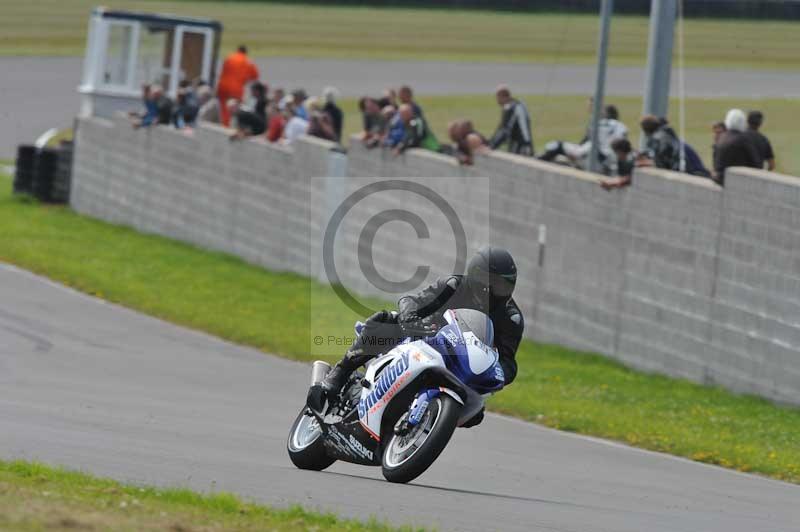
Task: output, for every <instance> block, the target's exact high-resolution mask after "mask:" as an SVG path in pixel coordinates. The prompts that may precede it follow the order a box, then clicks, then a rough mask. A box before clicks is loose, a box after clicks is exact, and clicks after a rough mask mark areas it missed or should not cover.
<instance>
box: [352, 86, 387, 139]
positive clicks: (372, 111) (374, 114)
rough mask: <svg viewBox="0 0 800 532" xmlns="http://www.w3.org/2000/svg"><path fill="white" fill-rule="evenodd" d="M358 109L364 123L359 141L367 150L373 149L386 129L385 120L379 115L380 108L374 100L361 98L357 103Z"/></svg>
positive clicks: (366, 97)
mask: <svg viewBox="0 0 800 532" xmlns="http://www.w3.org/2000/svg"><path fill="white" fill-rule="evenodd" d="M358 108H359V109H360V110H361V117H362V120H363V122H364V131H363V133H361V141H362V142H363V143H364V145H365V146H366V147H367V148H374V147H375V146H377V145H378V143H380V140H381V137H382V136H383V133H384V131H385V129H386V119H385V118H384V117H383V115H382V114H381V108H380V107H378V101H377V100H376V99H375V98H370V97H368V96H365V97H364V98H361V99H360V100H359V101H358Z"/></svg>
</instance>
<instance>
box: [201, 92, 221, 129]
mask: <svg viewBox="0 0 800 532" xmlns="http://www.w3.org/2000/svg"><path fill="white" fill-rule="evenodd" d="M197 104H198V105H199V106H200V109H199V110H198V112H197V120H201V121H204V122H213V123H215V124H219V123H220V120H221V119H220V113H219V100H217V99H216V98H214V92H213V91H212V90H211V87H209V86H208V85H207V84H202V85H200V86H199V87H197Z"/></svg>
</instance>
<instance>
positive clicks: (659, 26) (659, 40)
mask: <svg viewBox="0 0 800 532" xmlns="http://www.w3.org/2000/svg"><path fill="white" fill-rule="evenodd" d="M677 2H678V0H653V1H652V4H651V5H650V43H649V45H648V48H647V74H646V78H645V86H644V114H646V115H656V116H659V117H661V116H667V110H668V109H669V82H670V73H671V72H672V46H673V42H674V41H673V40H674V34H675V16H676V14H677V12H678V3H677Z"/></svg>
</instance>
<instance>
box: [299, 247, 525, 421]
mask: <svg viewBox="0 0 800 532" xmlns="http://www.w3.org/2000/svg"><path fill="white" fill-rule="evenodd" d="M516 281H517V267H516V265H515V264H514V259H513V257H511V254H510V253H509V252H508V251H506V250H505V249H501V248H496V247H484V248H481V249H480V250H479V251H478V252H477V254H476V255H475V256H474V257H473V258H472V259H471V260H470V261H469V264H468V265H467V274H466V275H449V276H446V277H442V278H440V279H438V280H437V281H436V282H434V283H433V284H432V285H431V286H429V287H427V288H425V289H424V290H422V291H421V292H419V293H418V294H416V295H408V296H404V297H402V298H400V301H399V302H398V312H387V311H385V310H384V311H380V312H376V313H375V314H373V315H372V316H370V317H369V318H368V319H367V320H366V322H365V323H364V327H363V329H362V330H361V334H360V335H359V336H358V338H356V340H355V342H353V345H352V346H351V347H350V348H349V349H348V350H347V353H345V355H344V358H343V359H342V360H341V361H340V362H338V363H337V364H336V366H334V367H333V369H331V371H330V372H329V373H328V375H327V376H326V377H325V379H324V380H323V381H322V383H321V385H320V386H313V387H312V388H311V390H310V391H309V396H308V404H309V406H311V407H312V408H314V409H315V410H318V411H319V410H321V409H322V405H323V404H324V400H325V397H326V396H329V395H331V394H336V393H338V392H339V390H341V388H342V387H343V386H344V385H345V383H346V382H347V379H348V377H349V376H350V375H351V374H352V373H353V371H355V369H356V368H358V367H359V366H362V365H364V364H366V363H367V362H368V361H369V360H370V359H372V358H374V357H376V356H378V355H379V354H381V353H382V352H384V351H386V350H387V345H388V346H390V347H389V348H390V349H391V347H393V346H394V345H397V343H399V342H401V341H402V339H404V338H409V337H410V338H413V339H417V338H421V337H427V336H432V335H433V334H435V331H436V329H437V328H438V327H440V326H441V325H442V324H444V323H445V320H444V317H443V315H444V312H445V311H446V310H448V309H459V308H469V309H474V310H479V311H481V312H483V313H485V314H487V315H488V316H489V317H490V318H491V320H492V322H493V324H494V331H495V335H494V338H495V341H494V343H495V347H496V348H497V351H498V354H499V356H500V365H501V366H502V367H503V372H504V374H505V384H506V385H508V384H511V382H512V381H513V380H514V378H515V377H516V375H517V362H516V360H515V355H516V352H517V348H518V347H519V343H520V341H521V340H522V332H523V329H524V327H525V323H524V321H523V319H522V312H520V310H519V307H518V306H517V304H516V303H515V302H514V299H512V297H511V294H512V293H513V292H514V286H515V284H516ZM482 420H483V411H481V412H480V413H478V414H477V415H476V416H475V417H473V418H472V419H470V420H469V421H467V423H465V424H464V426H465V427H472V426H475V425H477V424H478V423H480V422H481V421H482Z"/></svg>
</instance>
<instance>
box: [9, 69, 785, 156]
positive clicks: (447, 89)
mask: <svg viewBox="0 0 800 532" xmlns="http://www.w3.org/2000/svg"><path fill="white" fill-rule="evenodd" d="M82 61H83V60H82V59H81V58H77V57H58V58H54V57H0V72H4V73H8V74H9V75H4V76H3V77H2V78H0V124H2V127H0V157H9V156H11V155H12V154H13V153H14V149H15V146H16V145H17V144H19V143H22V142H33V140H35V139H36V137H37V136H38V135H39V134H41V133H42V132H44V131H46V130H48V129H50V128H51V127H57V128H65V127H69V126H70V125H71V124H72V119H73V117H74V116H75V115H76V114H77V112H78V108H79V102H80V100H79V98H78V94H77V92H76V91H75V89H76V87H77V86H78V84H79V82H80V73H81V68H82ZM258 63H259V66H260V67H261V72H262V75H263V77H264V79H266V80H267V81H268V82H269V83H270V84H271V85H272V86H274V87H277V86H284V87H286V88H288V89H292V88H295V87H304V88H305V89H306V90H308V91H309V93H310V94H319V93H320V91H321V89H322V88H323V87H324V86H325V85H334V86H336V87H338V88H339V89H340V90H341V91H342V94H343V95H344V96H362V95H364V94H380V91H382V90H383V89H384V88H385V87H388V86H397V85H399V84H401V83H408V84H410V85H412V86H414V87H415V89H416V90H417V92H418V93H419V94H470V93H485V94H486V95H487V97H489V98H491V94H492V92H493V91H494V88H495V87H496V86H497V84H498V83H507V84H509V85H510V86H511V87H512V89H514V90H515V91H517V92H518V93H527V94H586V95H588V94H590V93H591V92H592V91H591V87H592V86H593V84H594V68H593V67H590V66H570V65H542V64H520V63H515V64H512V63H509V64H502V63H455V62H443V61H378V60H328V59H296V58H277V57H276V58H268V59H259V60H258ZM672 81H673V89H672V94H678V91H677V87H676V85H675V82H676V81H677V76H675V75H673V76H672ZM607 83H608V85H607V89H606V91H607V94H609V95H612V96H638V95H641V94H642V91H643V87H644V71H643V69H642V68H641V67H612V68H610V69H609V73H608V82H607ZM686 94H687V95H688V96H697V97H709V98H721V97H735V98H782V97H787V98H797V97H800V73H798V72H777V71H776V72H771V71H745V70H741V71H739V70H715V69H688V70H687V72H686Z"/></svg>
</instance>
